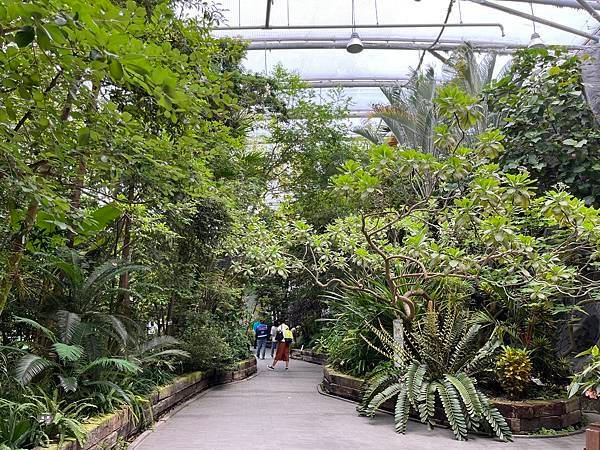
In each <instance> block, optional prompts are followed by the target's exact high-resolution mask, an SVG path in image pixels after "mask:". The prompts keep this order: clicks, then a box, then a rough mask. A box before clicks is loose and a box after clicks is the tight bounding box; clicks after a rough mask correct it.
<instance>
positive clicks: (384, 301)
mask: <svg viewBox="0 0 600 450" xmlns="http://www.w3.org/2000/svg"><path fill="white" fill-rule="evenodd" d="M371 288H372V290H374V291H376V292H378V293H380V294H381V297H382V298H381V297H377V296H374V295H372V294H370V293H368V292H360V291H352V290H348V289H342V290H341V291H340V292H330V293H327V294H325V295H323V300H324V301H326V302H327V305H328V307H329V313H328V317H325V318H323V319H321V321H322V322H324V324H325V326H324V329H323V335H322V336H321V338H320V339H319V341H318V342H317V346H316V348H315V349H316V350H317V351H318V352H320V353H323V354H326V355H327V363H328V364H331V365H332V366H333V367H335V368H337V369H339V370H341V371H343V372H344V373H348V374H350V375H354V376H363V375H365V374H367V373H369V372H371V371H372V370H373V369H374V368H375V367H376V366H377V365H379V364H380V363H381V362H382V361H383V360H384V358H383V356H382V355H381V354H380V353H379V352H377V351H375V350H374V349H373V348H372V347H371V346H369V345H368V343H367V342H366V341H365V338H367V339H369V340H373V339H375V335H374V334H373V332H372V331H371V328H370V326H369V325H372V326H377V327H378V326H382V327H384V328H386V329H391V327H392V321H393V320H394V318H396V317H397V316H398V314H400V313H401V310H400V309H399V308H398V306H396V305H394V304H393V303H392V302H391V301H390V300H389V292H387V289H386V287H385V285H384V284H381V283H377V282H376V281H373V282H372V283H371Z"/></svg>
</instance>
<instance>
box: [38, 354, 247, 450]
mask: <svg viewBox="0 0 600 450" xmlns="http://www.w3.org/2000/svg"><path fill="white" fill-rule="evenodd" d="M257 370H258V369H257V364H256V359H255V358H254V357H251V358H248V359H246V360H243V361H240V362H239V363H238V364H237V365H236V366H235V368H234V369H233V370H227V371H221V372H215V371H210V372H192V373H189V374H185V375H182V376H180V377H177V378H176V379H175V380H174V381H173V382H172V383H170V384H168V385H166V386H162V387H161V388H159V389H157V390H156V391H155V392H153V393H152V394H150V395H149V396H148V400H149V403H150V404H149V405H148V407H147V409H146V411H145V414H144V415H145V417H146V418H147V419H146V420H143V421H142V422H141V423H138V424H135V420H134V417H133V415H132V413H131V410H130V408H129V407H124V408H122V409H120V410H118V411H115V412H114V413H111V414H106V415H102V416H98V417H94V418H92V419H91V420H90V421H89V422H88V423H86V424H85V425H84V426H85V428H86V430H87V439H86V441H85V444H84V445H83V446H81V445H79V444H78V443H77V442H76V441H68V442H65V443H64V444H63V445H62V446H61V450H107V449H112V448H114V447H115V446H116V445H117V444H118V443H119V441H122V440H130V439H132V438H133V437H136V436H138V435H139V434H140V433H142V434H143V433H145V432H147V431H150V430H151V429H149V427H150V426H152V425H153V423H156V422H158V420H157V419H158V418H162V419H161V421H162V420H163V419H164V418H165V417H167V418H168V416H170V415H171V414H172V413H173V410H174V409H177V410H180V409H182V408H184V407H185V406H186V405H187V404H188V403H189V402H190V401H192V400H194V399H195V398H196V397H197V396H198V395H199V394H201V393H204V392H205V391H207V390H208V389H210V388H212V387H216V386H220V385H223V384H228V383H234V382H239V381H245V380H247V379H249V378H251V377H253V376H254V375H255V374H256V373H257ZM57 449H58V447H57V446H56V445H51V446H50V447H37V448H36V450H57Z"/></svg>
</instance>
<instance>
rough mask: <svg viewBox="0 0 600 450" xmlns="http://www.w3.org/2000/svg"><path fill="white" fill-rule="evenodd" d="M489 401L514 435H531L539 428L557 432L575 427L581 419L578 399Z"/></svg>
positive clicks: (496, 399)
mask: <svg viewBox="0 0 600 450" xmlns="http://www.w3.org/2000/svg"><path fill="white" fill-rule="evenodd" d="M491 401H492V403H493V404H494V406H495V407H496V408H498V411H500V413H502V415H503V416H504V417H505V418H506V420H507V422H508V423H509V425H510V428H511V430H512V431H513V432H514V433H531V432H534V431H537V430H539V429H540V428H550V429H553V430H558V429H561V428H566V427H570V426H572V425H577V424H578V423H580V422H581V419H582V414H581V400H580V399H579V398H571V399H568V400H566V399H557V400H525V401H518V402H517V401H514V402H513V401H509V400H505V399H500V398H493V399H491Z"/></svg>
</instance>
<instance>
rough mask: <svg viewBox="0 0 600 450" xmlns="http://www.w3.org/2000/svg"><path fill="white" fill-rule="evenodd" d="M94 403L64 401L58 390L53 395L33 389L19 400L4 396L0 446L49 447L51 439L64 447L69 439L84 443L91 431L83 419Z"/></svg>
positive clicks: (0, 401) (0, 425)
mask: <svg viewBox="0 0 600 450" xmlns="http://www.w3.org/2000/svg"><path fill="white" fill-rule="evenodd" d="M90 406H91V405H89V404H86V403H84V402H67V401H64V400H60V397H59V393H58V391H57V390H54V391H53V392H52V394H51V395H48V394H47V393H45V392H44V390H42V389H34V390H29V391H27V392H26V394H25V396H24V397H23V399H22V400H21V401H18V402H15V401H10V400H6V399H0V415H1V416H2V420H1V421H0V448H3V449H4V448H9V449H11V450H12V449H21V448H30V447H38V446H43V447H45V446H47V445H48V444H49V443H50V442H51V441H57V442H58V443H59V445H58V448H60V446H61V444H62V442H63V441H64V439H67V438H73V439H75V440H77V441H78V442H79V444H83V443H84V441H85V438H86V436H87V433H86V430H85V428H84V426H83V424H82V423H81V421H82V420H83V419H84V418H85V415H84V411H85V410H89V409H90Z"/></svg>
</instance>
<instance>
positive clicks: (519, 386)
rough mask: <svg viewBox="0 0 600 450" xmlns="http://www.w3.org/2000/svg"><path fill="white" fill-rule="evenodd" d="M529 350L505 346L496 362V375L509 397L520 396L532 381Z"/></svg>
mask: <svg viewBox="0 0 600 450" xmlns="http://www.w3.org/2000/svg"><path fill="white" fill-rule="evenodd" d="M531 369H532V364H531V359H530V358H529V352H528V351H527V350H523V349H520V348H514V347H504V349H503V351H502V353H501V354H500V355H499V356H498V360H497V362H496V375H497V377H498V380H499V381H500V385H501V386H502V388H503V389H504V391H505V392H506V393H507V394H508V395H509V397H513V398H519V397H521V395H523V393H524V392H525V389H526V388H527V386H529V384H530V383H531Z"/></svg>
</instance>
